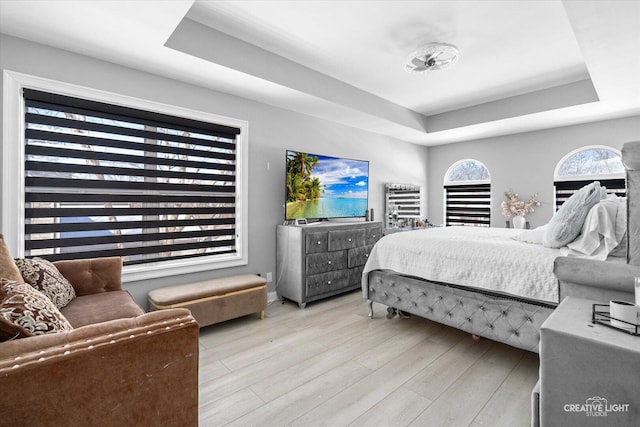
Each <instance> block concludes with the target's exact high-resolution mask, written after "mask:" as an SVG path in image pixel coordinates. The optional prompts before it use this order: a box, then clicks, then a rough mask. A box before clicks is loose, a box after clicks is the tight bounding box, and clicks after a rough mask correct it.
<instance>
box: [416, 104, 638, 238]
mask: <svg viewBox="0 0 640 427" xmlns="http://www.w3.org/2000/svg"><path fill="white" fill-rule="evenodd" d="M639 138H640V116H635V117H629V118H623V119H616V120H606V121H600V122H594V123H587V124H581V125H575V126H566V127H561V128H555V129H547V130H541V131H536V132H526V133H521V134H516V135H507V136H501V137H496V138H487V139H481V140H476V141H468V142H461V143H456V144H449V145H441V146H437V147H430V148H429V168H428V170H429V173H428V210H427V214H428V218H429V220H430V221H432V222H434V223H436V224H441V223H442V222H443V216H444V215H443V203H444V201H443V188H442V187H443V184H444V175H445V173H446V172H447V169H449V167H450V166H451V165H452V164H453V163H455V162H457V161H458V160H462V159H467V158H472V159H476V160H479V161H481V162H482V163H484V165H485V166H486V167H487V168H488V169H489V173H490V174H491V193H492V194H491V197H492V203H491V206H492V211H491V225H492V226H494V227H504V226H505V220H506V218H505V217H503V216H502V213H501V212H502V211H501V209H500V203H501V202H502V201H503V200H504V192H505V191H506V190H508V189H512V190H513V191H515V192H517V193H518V194H519V195H520V199H521V200H524V199H528V198H529V197H530V196H531V195H533V194H534V193H539V195H540V196H539V200H540V201H541V202H542V206H540V207H539V208H536V211H535V212H533V213H531V214H529V215H527V220H528V221H529V222H530V223H531V227H532V228H533V227H537V226H540V225H544V224H546V223H547V222H548V221H549V219H550V218H551V216H552V215H553V174H554V171H555V167H556V165H557V163H558V162H559V161H560V160H561V159H562V158H563V157H564V156H565V155H566V154H568V153H570V152H571V151H573V150H575V149H577V148H580V147H583V146H586V145H607V146H610V147H613V148H616V149H618V150H620V149H621V148H622V144H623V143H625V142H628V141H637V140H638V139H639Z"/></svg>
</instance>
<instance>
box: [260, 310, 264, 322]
mask: <svg viewBox="0 0 640 427" xmlns="http://www.w3.org/2000/svg"><path fill="white" fill-rule="evenodd" d="M262 319H264V310H260V320H262Z"/></svg>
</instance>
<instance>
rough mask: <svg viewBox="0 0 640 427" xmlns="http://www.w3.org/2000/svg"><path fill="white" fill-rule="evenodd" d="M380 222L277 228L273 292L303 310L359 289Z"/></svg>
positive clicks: (284, 226) (330, 223) (377, 238)
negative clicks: (317, 301) (330, 297)
mask: <svg viewBox="0 0 640 427" xmlns="http://www.w3.org/2000/svg"><path fill="white" fill-rule="evenodd" d="M380 237H382V223H381V222H347V223H334V222H326V223H316V224H312V225H306V226H294V225H279V226H278V230H277V234H276V240H277V252H276V292H277V293H278V296H279V297H280V298H281V299H284V298H286V299H289V300H292V301H295V302H297V303H298V305H299V306H300V308H304V307H305V306H306V304H307V302H309V301H315V300H318V299H321V298H326V297H329V296H331V295H336V294H339V293H341V292H346V291H349V290H353V289H357V288H359V287H360V283H361V278H362V270H363V268H364V264H365V263H366V262H367V258H368V256H369V253H370V252H371V248H372V247H373V245H374V244H375V243H376V242H377V241H378V240H379V239H380Z"/></svg>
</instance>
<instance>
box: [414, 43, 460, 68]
mask: <svg viewBox="0 0 640 427" xmlns="http://www.w3.org/2000/svg"><path fill="white" fill-rule="evenodd" d="M457 61H458V48H457V47H455V46H454V45H452V44H448V43H429V44H427V45H426V46H424V47H422V48H420V49H418V50H416V51H415V52H412V53H411V54H410V55H409V56H408V57H407V62H406V63H405V66H404V69H405V70H406V71H408V72H410V73H424V72H426V71H435V70H442V69H444V68H447V67H450V66H452V65H453V64H455V63H456V62H457Z"/></svg>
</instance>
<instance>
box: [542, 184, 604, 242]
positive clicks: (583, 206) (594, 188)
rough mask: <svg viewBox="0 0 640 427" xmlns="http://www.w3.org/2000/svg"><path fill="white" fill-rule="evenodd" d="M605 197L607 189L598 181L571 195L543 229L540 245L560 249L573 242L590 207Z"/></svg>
mask: <svg viewBox="0 0 640 427" xmlns="http://www.w3.org/2000/svg"><path fill="white" fill-rule="evenodd" d="M606 196H607V189H606V188H605V187H600V182H599V181H594V182H592V183H591V184H587V185H585V186H584V187H582V188H581V189H580V190H578V191H576V192H575V193H573V195H572V196H571V197H569V198H568V199H567V201H566V202H564V203H563V204H562V206H560V209H558V212H556V213H555V215H553V217H552V218H551V221H549V223H548V224H547V226H546V227H545V232H544V236H543V238H542V244H543V245H544V246H547V247H549V248H561V247H563V246H565V245H567V244H568V243H571V242H573V241H574V240H575V238H576V237H578V235H579V234H580V230H582V225H583V224H584V220H585V219H586V217H587V214H588V213H589V211H590V210H591V208H592V207H594V206H595V205H596V203H598V202H599V201H600V200H602V199H604V198H605V197H606Z"/></svg>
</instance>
